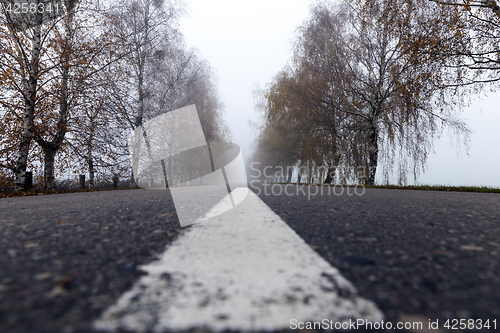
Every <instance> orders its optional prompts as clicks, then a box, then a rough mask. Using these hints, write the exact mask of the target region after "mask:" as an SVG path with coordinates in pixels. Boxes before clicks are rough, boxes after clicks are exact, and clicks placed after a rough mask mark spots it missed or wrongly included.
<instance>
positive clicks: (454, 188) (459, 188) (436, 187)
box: [279, 183, 500, 193]
mask: <svg viewBox="0 0 500 333" xmlns="http://www.w3.org/2000/svg"><path fill="white" fill-rule="evenodd" d="M279 184H283V185H286V184H288V183H279ZM300 185H315V186H320V185H321V184H318V183H314V184H300ZM326 185H327V184H323V186H326ZM330 186H352V187H355V186H364V187H365V188H381V189H389V190H415V191H449V192H477V193H500V188H495V187H487V186H445V185H407V186H400V185H361V184H352V185H349V184H330Z"/></svg>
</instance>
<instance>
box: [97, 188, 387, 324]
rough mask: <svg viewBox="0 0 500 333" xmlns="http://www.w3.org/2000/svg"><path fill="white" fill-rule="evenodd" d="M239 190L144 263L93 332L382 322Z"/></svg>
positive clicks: (254, 199) (264, 209) (328, 267)
mask: <svg viewBox="0 0 500 333" xmlns="http://www.w3.org/2000/svg"><path fill="white" fill-rule="evenodd" d="M236 191H237V192H241V191H248V192H249V193H248V196H247V197H246V199H245V200H244V201H243V202H242V203H241V204H240V205H238V206H237V207H236V208H234V209H232V210H230V211H228V212H226V213H224V214H222V215H219V216H217V217H214V218H212V219H210V220H207V221H205V222H203V223H200V224H196V225H193V226H192V227H191V228H190V229H189V230H188V231H187V232H185V233H184V234H183V235H181V236H180V237H179V238H178V239H177V241H175V242H173V243H172V244H171V245H170V246H168V247H167V249H166V251H165V252H164V253H163V254H162V255H161V257H160V259H159V260H156V261H154V262H152V263H150V264H148V265H145V266H141V269H142V270H144V271H146V272H147V273H148V274H147V275H145V276H142V277H141V278H140V280H139V281H138V282H137V283H136V284H135V285H134V286H133V288H132V289H131V290H130V291H128V292H126V293H125V294H123V295H122V296H121V297H120V298H119V299H118V301H117V302H116V304H114V305H113V306H111V307H110V308H109V309H107V310H106V311H105V312H104V313H103V315H102V317H101V318H100V319H99V320H97V321H95V322H94V328H96V329H100V330H108V331H111V330H116V329H119V328H123V329H125V330H127V331H135V332H146V331H152V332H163V331H167V330H169V331H179V330H186V329H190V328H195V327H205V328H206V329H209V330H212V331H222V330H226V329H229V330H238V331H259V330H276V329H286V328H290V320H291V319H297V320H298V321H308V320H310V321H320V320H323V319H329V320H334V321H340V320H343V319H349V318H353V319H358V318H362V319H366V320H369V321H373V322H375V321H380V320H382V319H383V314H382V313H381V312H380V310H379V309H378V308H377V307H376V306H375V305H374V304H373V303H372V302H371V301H368V300H365V299H363V298H361V297H359V296H357V295H356V290H355V288H354V286H353V285H352V284H351V283H350V282H349V281H348V280H346V279H345V278H344V277H343V276H342V275H340V273H339V272H338V270H337V269H336V268H334V267H332V266H331V265H330V264H329V263H328V262H326V261H325V260H324V259H323V258H321V257H320V256H319V255H318V254H317V253H316V252H314V251H313V250H312V249H311V248H310V247H309V246H308V245H307V244H306V243H305V242H304V240H303V239H302V238H300V237H299V236H298V235H297V234H296V233H295V232H294V231H293V230H292V229H291V228H290V227H288V225H287V224H286V223H285V222H284V221H283V220H281V219H280V217H279V216H277V215H276V214H275V213H274V212H273V211H272V210H271V209H270V208H269V207H268V206H267V205H266V204H265V203H264V202H263V201H262V200H260V198H259V197H258V196H257V195H256V194H254V193H253V192H252V191H249V190H248V189H242V188H240V189H237V190H236ZM217 209H218V208H217V207H215V208H214V210H215V211H217Z"/></svg>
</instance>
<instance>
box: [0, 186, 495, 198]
mask: <svg viewBox="0 0 500 333" xmlns="http://www.w3.org/2000/svg"><path fill="white" fill-rule="evenodd" d="M281 184H283V185H286V184H287V183H281ZM301 185H302V184H301ZM303 185H305V184H303ZM308 185H321V184H308ZM330 186H360V185H346V184H331V185H330ZM364 187H365V188H380V189H390V190H416V191H449V192H477V193H500V188H494V187H487V186H480V187H478V186H444V185H408V186H398V185H364ZM129 189H133V188H129V187H119V188H117V189H114V188H95V189H85V190H82V189H68V190H55V191H46V190H42V189H34V190H28V191H22V192H5V191H0V199H2V198H12V197H26V196H32V195H49V194H62V193H78V192H96V191H113V190H129Z"/></svg>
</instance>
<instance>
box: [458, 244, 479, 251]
mask: <svg viewBox="0 0 500 333" xmlns="http://www.w3.org/2000/svg"><path fill="white" fill-rule="evenodd" d="M460 250H468V251H484V249H483V247H482V246H475V245H461V246H460Z"/></svg>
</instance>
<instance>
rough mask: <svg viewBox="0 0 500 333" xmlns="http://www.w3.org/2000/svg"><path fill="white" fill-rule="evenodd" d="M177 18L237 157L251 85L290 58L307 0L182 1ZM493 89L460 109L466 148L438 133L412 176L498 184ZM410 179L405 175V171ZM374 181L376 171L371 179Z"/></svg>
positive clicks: (499, 98)
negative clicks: (219, 105)
mask: <svg viewBox="0 0 500 333" xmlns="http://www.w3.org/2000/svg"><path fill="white" fill-rule="evenodd" d="M186 2H187V5H188V6H189V8H190V15H188V16H186V17H185V18H183V19H182V21H181V28H182V31H183V33H184V36H185V39H186V43H187V45H188V46H189V47H194V48H197V49H198V50H199V51H200V53H201V56H202V57H204V58H206V59H207V60H208V61H209V62H210V64H211V66H212V67H213V68H214V69H215V70H216V72H217V74H218V80H219V92H220V96H221V99H222V101H223V102H224V104H225V106H226V112H225V119H226V121H227V123H228V125H229V127H230V129H231V131H232V134H233V141H234V143H236V144H238V145H239V146H240V147H241V149H242V151H243V155H244V157H245V158H246V157H248V156H249V155H250V154H251V144H252V142H253V141H254V137H255V133H254V132H253V131H252V129H251V128H250V126H249V124H248V120H252V121H257V118H258V116H257V113H256V112H255V108H254V100H253V96H252V90H253V89H254V87H255V85H257V84H258V85H260V86H261V87H265V85H266V84H267V83H269V82H270V81H271V79H272V77H273V76H274V75H275V74H276V73H277V72H278V71H280V70H281V69H282V68H283V66H284V65H285V64H286V63H287V61H288V60H289V59H290V57H291V42H292V40H293V38H294V36H295V31H296V28H297V27H298V26H299V25H300V24H301V23H302V22H303V21H304V20H305V19H306V18H307V17H308V15H309V4H310V1H309V0H253V1H235V0H186ZM499 102H500V94H498V93H497V94H496V95H495V94H490V95H489V96H488V97H483V99H482V100H481V101H479V100H476V101H475V102H474V103H473V104H472V105H471V107H469V108H465V109H464V112H463V113H462V116H463V118H465V119H467V123H468V125H469V126H470V127H471V128H472V130H474V133H473V134H472V136H471V141H470V144H469V148H470V149H469V155H468V156H467V154H466V152H465V151H464V149H462V151H461V152H459V151H457V149H456V148H455V147H453V146H451V144H450V139H449V138H448V137H447V136H446V135H444V136H443V138H442V139H441V140H440V141H439V142H438V143H437V144H436V146H435V154H432V155H431V156H430V157H429V159H428V163H427V171H426V173H425V174H424V175H422V176H420V178H419V179H418V182H419V183H420V184H431V185H435V184H440V185H477V186H479V185H482V186H491V187H500V130H498V127H499V126H500V108H499V107H498V104H499ZM408 178H409V179H410V180H411V179H412V177H408ZM377 180H378V181H381V180H382V179H381V178H378V179H377Z"/></svg>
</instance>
